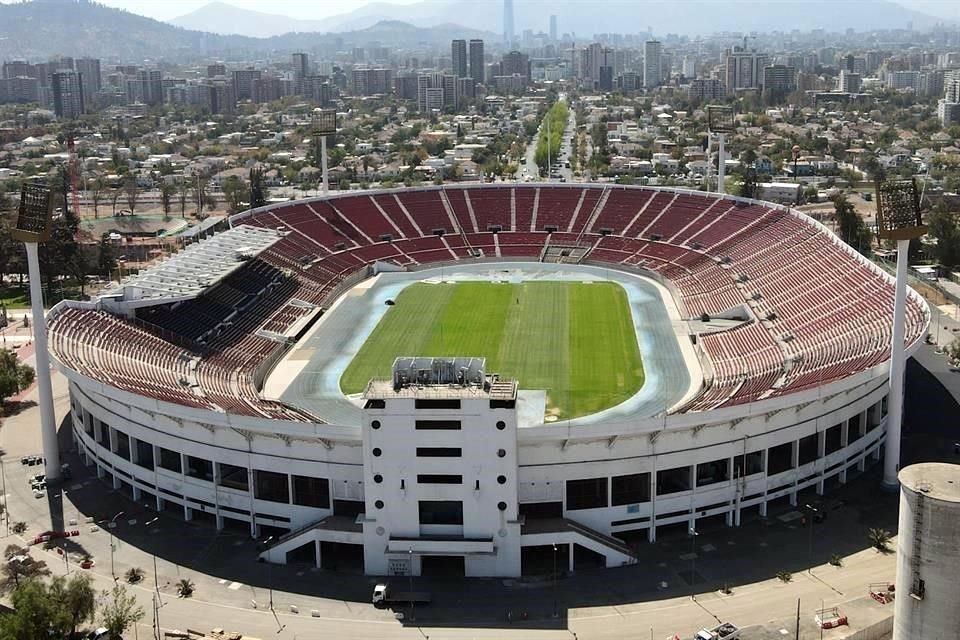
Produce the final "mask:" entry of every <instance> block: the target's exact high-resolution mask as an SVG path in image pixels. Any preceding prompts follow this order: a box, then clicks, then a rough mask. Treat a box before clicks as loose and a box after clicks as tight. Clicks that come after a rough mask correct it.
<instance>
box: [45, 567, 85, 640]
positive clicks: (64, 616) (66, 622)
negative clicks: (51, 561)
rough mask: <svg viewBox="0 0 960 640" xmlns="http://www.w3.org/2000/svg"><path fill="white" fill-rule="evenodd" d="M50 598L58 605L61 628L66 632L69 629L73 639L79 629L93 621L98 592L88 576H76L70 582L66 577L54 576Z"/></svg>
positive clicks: (65, 635)
mask: <svg viewBox="0 0 960 640" xmlns="http://www.w3.org/2000/svg"><path fill="white" fill-rule="evenodd" d="M49 593H50V598H51V599H52V600H53V601H54V602H55V603H56V605H57V612H58V618H59V619H60V620H61V624H60V625H58V626H60V627H61V628H62V629H63V630H64V631H65V630H67V629H69V635H67V634H64V636H63V637H72V636H73V635H74V634H75V633H76V632H77V627H78V626H79V625H81V624H83V623H84V622H86V621H88V620H92V619H93V613H94V610H95V608H96V592H95V591H94V589H93V579H92V578H91V577H90V576H89V575H86V574H74V575H73V576H72V577H71V578H70V579H69V580H67V578H66V577H64V576H54V578H53V580H52V581H51V582H50V590H49Z"/></svg>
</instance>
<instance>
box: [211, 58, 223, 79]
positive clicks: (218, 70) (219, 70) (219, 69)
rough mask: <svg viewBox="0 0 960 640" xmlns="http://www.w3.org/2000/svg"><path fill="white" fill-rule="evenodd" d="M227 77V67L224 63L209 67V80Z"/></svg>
mask: <svg viewBox="0 0 960 640" xmlns="http://www.w3.org/2000/svg"><path fill="white" fill-rule="evenodd" d="M225 75H227V65H225V64H223V63H222V62H217V63H215V64H208V65H207V77H208V78H216V77H219V76H225Z"/></svg>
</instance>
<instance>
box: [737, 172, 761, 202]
mask: <svg viewBox="0 0 960 640" xmlns="http://www.w3.org/2000/svg"><path fill="white" fill-rule="evenodd" d="M759 189H760V187H759V185H758V184H757V172H756V171H754V170H753V168H752V167H749V168H747V169H746V170H745V171H744V172H743V183H742V184H741V185H740V195H741V196H743V197H744V198H756V197H757V194H758V192H759Z"/></svg>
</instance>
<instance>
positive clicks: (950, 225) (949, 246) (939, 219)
mask: <svg viewBox="0 0 960 640" xmlns="http://www.w3.org/2000/svg"><path fill="white" fill-rule="evenodd" d="M927 225H928V228H929V230H930V235H931V236H933V237H934V238H936V239H937V244H936V245H935V246H934V247H933V255H934V256H935V257H936V259H937V262H939V263H940V264H942V265H943V266H945V267H950V268H953V267H955V266H957V265H958V264H960V219H958V217H957V214H956V213H954V212H952V211H950V210H949V209H947V207H946V206H944V205H943V204H938V205H937V206H935V207H934V208H933V210H932V211H931V212H930V215H929V216H927Z"/></svg>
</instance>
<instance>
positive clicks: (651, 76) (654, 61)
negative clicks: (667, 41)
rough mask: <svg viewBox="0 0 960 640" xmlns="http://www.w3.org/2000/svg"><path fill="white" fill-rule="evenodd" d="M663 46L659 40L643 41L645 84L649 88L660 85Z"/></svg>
mask: <svg viewBox="0 0 960 640" xmlns="http://www.w3.org/2000/svg"><path fill="white" fill-rule="evenodd" d="M662 54H663V47H662V46H661V44H660V42H659V41H658V40H647V41H646V42H644V43H643V86H644V87H646V88H647V89H650V88H652V87H658V86H660V82H661V75H660V73H661V71H662V63H661V60H660V56H661V55H662Z"/></svg>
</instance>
